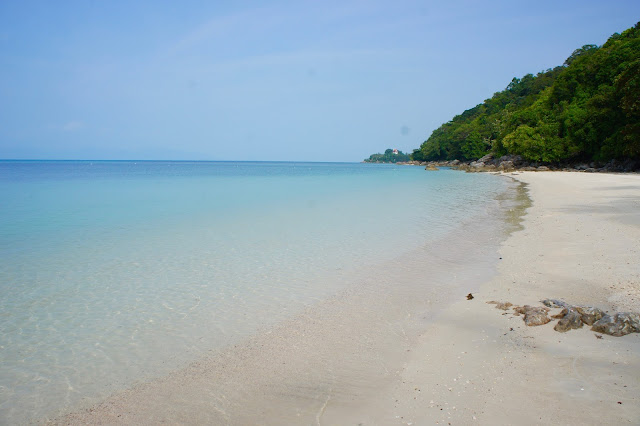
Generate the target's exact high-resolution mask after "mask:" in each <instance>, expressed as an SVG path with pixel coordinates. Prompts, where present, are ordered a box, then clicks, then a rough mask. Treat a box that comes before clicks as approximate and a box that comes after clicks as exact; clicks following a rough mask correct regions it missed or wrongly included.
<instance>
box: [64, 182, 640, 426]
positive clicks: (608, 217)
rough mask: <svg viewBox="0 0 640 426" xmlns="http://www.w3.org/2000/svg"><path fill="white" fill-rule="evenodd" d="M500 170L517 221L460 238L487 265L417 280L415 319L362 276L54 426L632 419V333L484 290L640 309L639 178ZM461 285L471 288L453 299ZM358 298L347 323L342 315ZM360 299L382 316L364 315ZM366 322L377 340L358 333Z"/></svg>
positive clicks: (638, 348)
mask: <svg viewBox="0 0 640 426" xmlns="http://www.w3.org/2000/svg"><path fill="white" fill-rule="evenodd" d="M506 176H508V177H511V178H514V179H516V180H518V181H520V182H523V183H525V184H526V185H527V188H528V192H529V195H530V197H531V199H532V201H533V205H532V206H531V207H530V208H529V209H528V211H527V214H526V215H525V217H524V221H523V229H521V230H519V231H515V232H513V233H512V234H511V235H510V236H509V237H508V238H507V239H506V240H504V239H499V241H497V240H494V243H495V244H498V243H500V245H499V249H498V247H497V245H496V246H492V245H491V244H489V246H488V247H475V248H476V249H477V250H474V249H473V247H467V248H468V249H469V250H471V251H470V252H469V253H468V254H471V255H474V256H480V257H479V258H478V259H481V261H480V262H479V263H478V262H476V263H475V264H474V265H483V264H484V265H485V266H486V262H492V264H493V263H495V262H496V259H495V255H496V249H498V252H497V253H498V255H499V256H500V257H501V259H500V260H497V262H498V263H497V273H495V274H494V275H493V277H492V274H491V273H487V271H489V269H490V268H489V269H484V272H485V273H483V274H480V275H479V276H478V275H474V274H473V273H469V271H467V274H468V276H466V277H456V280H455V281H456V282H455V284H456V285H455V286H451V283H452V282H453V280H452V276H451V274H446V273H442V276H431V277H429V279H431V281H432V282H436V283H437V285H436V286H435V287H434V288H433V289H432V290H433V291H431V290H430V292H428V297H429V298H433V300H432V299H429V300H426V297H427V296H425V298H424V299H422V300H418V301H416V306H418V305H419V304H422V305H423V306H424V308H423V309H424V312H423V314H424V317H423V318H420V319H419V320H415V319H413V320H412V322H409V323H407V322H406V321H405V320H406V318H403V315H401V312H402V310H403V309H405V307H404V306H403V305H402V304H403V303H406V300H407V298H406V295H404V298H403V297H397V298H395V299H394V296H393V292H391V291H390V290H391V289H392V286H391V285H387V286H382V287H379V286H376V285H373V284H375V283H373V281H372V282H371V283H368V284H372V286H366V285H365V286H363V287H362V288H361V289H365V291H363V292H358V291H355V292H354V293H352V294H346V295H341V297H338V298H334V299H332V300H327V301H325V302H324V303H323V304H321V306H320V307H315V308H314V309H313V310H310V311H308V312H305V314H303V315H302V316H300V317H298V318H296V319H295V320H294V321H292V322H289V323H287V324H284V325H282V326H281V327H279V328H276V329H274V330H270V331H268V332H267V333H266V334H263V335H261V336H258V337H257V338H256V339H254V340H252V341H251V342H250V344H249V345H244V346H241V347H234V348H230V350H229V351H226V352H225V353H222V354H215V356H212V357H210V358H208V359H204V360H203V361H202V362H200V363H196V364H194V365H192V366H190V367H189V368H187V369H185V370H181V371H179V372H176V373H175V374H173V375H170V376H169V377H166V378H163V379H161V380H159V381H154V382H151V383H146V384H142V385H140V386H138V387H136V388H134V389H130V390H128V391H125V392H122V393H120V394H116V395H114V396H113V397H111V398H109V399H108V400H107V401H105V402H104V403H102V404H99V405H97V406H95V407H93V408H91V409H89V410H86V411H83V412H77V413H73V414H71V415H69V416H66V417H63V418H61V419H58V420H55V421H54V422H55V423H61V424H86V423H90V424H104V423H109V424H111V423H120V424H133V423H140V422H142V423H157V422H160V421H168V422H174V423H175V422H179V423H186V424H195V423H202V422H208V423H213V424H243V423H248V422H249V423H260V424H283V422H284V423H289V424H310V423H312V424H359V423H362V424H399V425H400V424H407V425H408V424H448V423H450V424H472V423H477V424H541V423H545V424H546V423H548V424H603V423H610V424H637V423H638V422H639V421H640V404H639V402H640V401H639V399H640V398H639V397H640V355H639V354H640V334H631V335H627V336H623V337H612V336H607V335H605V336H604V337H603V338H602V339H596V338H595V337H594V333H593V332H592V331H590V330H589V328H588V327H584V328H582V329H579V330H572V331H569V332H567V333H558V332H556V331H554V330H553V323H551V324H547V325H543V326H539V327H527V326H525V325H524V323H523V322H522V319H521V317H516V316H513V315H510V314H508V313H507V314H505V313H504V311H501V310H497V309H495V308H494V306H493V305H489V304H487V303H486V302H488V301H491V300H499V301H509V302H511V303H514V304H517V305H524V304H530V305H540V303H539V302H538V301H539V300H541V299H544V298H548V297H549V298H559V299H564V300H566V301H568V302H570V303H576V304H578V303H579V304H586V305H592V306H597V307H600V308H602V309H605V310H610V311H635V312H638V311H640V285H639V284H638V283H639V281H640V266H639V265H638V262H637V258H638V253H640V215H638V213H637V212H638V208H637V207H638V200H640V176H638V175H611V174H582V173H563V172H553V173H529V172H522V173H515V174H508V175H506ZM476 225H477V224H476ZM465 231H466V232H474V230H473V229H466V230H465ZM493 236H495V235H493ZM491 237H492V235H491V233H487V235H481V236H480V239H479V240H472V242H475V241H481V240H482V239H485V240H486V239H490V238H491ZM446 242H447V241H443V245H442V246H441V248H444V249H446ZM471 246H474V244H471ZM492 247H493V248H492ZM452 250H453V249H452ZM458 254H459V253H458ZM422 255H424V253H422ZM489 258H491V260H489ZM458 259H461V258H460V257H458ZM478 259H476V260H478ZM432 260H434V259H432ZM440 260H442V259H440ZM416 261H417V260H416ZM421 261H425V260H424V259H421ZM428 261H429V260H428V259H427V260H426V262H428ZM425 266H426V267H428V264H426V265H425ZM465 266H466V265H465V264H464V263H463V262H460V263H458V264H452V265H451V270H453V269H455V268H460V271H464V269H465V268H464V267H465ZM451 270H450V271H449V272H451ZM389 278H390V276H379V277H378V278H377V281H376V283H377V284H379V283H380V282H381V281H385V280H388V279H389ZM406 278H407V280H409V281H411V280H412V279H413V280H418V279H420V277H419V276H413V277H411V276H407V277H406ZM422 278H424V274H423V277H422ZM385 289H386V290H388V291H389V292H388V293H385V292H384V291H385ZM414 290H415V288H413V289H411V291H414ZM468 291H471V292H472V293H473V294H474V296H475V298H474V299H473V300H466V299H464V297H463V294H466V293H467V292H468ZM434 296H435V297H434ZM362 305H364V306H366V307H367V309H366V310H357V309H356V310H355V311H353V312H354V315H353V317H352V318H349V319H348V321H349V322H348V323H345V317H344V314H345V313H348V312H351V311H350V310H353V309H354V307H357V306H362ZM389 305H391V307H392V311H393V315H392V316H389V313H390V311H388V310H387V309H389ZM371 310H373V311H376V310H379V311H380V312H381V315H379V316H375V317H371V316H368V315H367V312H368V311H371ZM405 312H406V315H408V314H409V313H410V312H411V307H407V308H406V310H405ZM336 313H338V314H340V315H336ZM372 318H376V320H375V321H372ZM407 324H413V326H414V328H413V329H408V328H404V327H405V326H406V325H407ZM345 327H346V328H349V330H347V331H348V332H347V333H345V330H344V329H343V328H345ZM380 328H385V329H386V331H387V333H386V336H387V337H386V338H384V339H381V340H378V341H376V340H375V339H371V338H370V337H371V335H370V334H369V333H372V332H374V331H375V330H377V329H380ZM354 331H356V332H358V331H361V332H362V333H361V334H359V335H358V334H355V335H354V334H353V332H354ZM265 345H266V346H265ZM289 360H291V361H292V362H291V363H290V364H288V362H289ZM372 372H375V375H374V376H372V375H371V373H372Z"/></svg>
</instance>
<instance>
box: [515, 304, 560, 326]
mask: <svg viewBox="0 0 640 426" xmlns="http://www.w3.org/2000/svg"><path fill="white" fill-rule="evenodd" d="M513 310H514V311H516V312H517V313H520V314H523V315H524V318H523V319H524V323H525V324H526V325H528V326H530V327H533V326H536V325H543V324H546V323H548V322H549V321H551V318H549V317H548V316H547V311H548V309H547V308H541V307H536V306H529V305H524V306H517V307H515V308H513Z"/></svg>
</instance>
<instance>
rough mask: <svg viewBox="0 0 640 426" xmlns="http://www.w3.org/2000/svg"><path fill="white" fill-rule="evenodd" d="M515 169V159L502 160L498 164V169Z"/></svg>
mask: <svg viewBox="0 0 640 426" xmlns="http://www.w3.org/2000/svg"><path fill="white" fill-rule="evenodd" d="M513 169H514V165H513V161H502V162H500V165H499V166H498V170H505V171H511V170H513Z"/></svg>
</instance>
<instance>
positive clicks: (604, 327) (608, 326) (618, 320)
mask: <svg viewBox="0 0 640 426" xmlns="http://www.w3.org/2000/svg"><path fill="white" fill-rule="evenodd" d="M591 330H592V331H595V332H598V333H602V334H608V335H610V336H616V337H620V336H624V335H626V334H629V333H640V314H637V313H633V312H620V313H617V314H615V315H613V316H611V315H608V314H607V315H605V316H603V317H602V318H601V319H599V320H598V321H596V322H595V324H593V327H591Z"/></svg>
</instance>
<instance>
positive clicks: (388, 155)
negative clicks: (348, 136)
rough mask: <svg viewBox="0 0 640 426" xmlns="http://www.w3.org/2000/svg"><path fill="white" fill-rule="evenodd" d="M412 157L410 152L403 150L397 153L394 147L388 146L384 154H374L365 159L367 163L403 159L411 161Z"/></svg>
mask: <svg viewBox="0 0 640 426" xmlns="http://www.w3.org/2000/svg"><path fill="white" fill-rule="evenodd" d="M409 160H411V157H410V156H409V154H405V153H404V152H402V151H398V153H397V154H394V153H393V149H391V148H388V149H387V150H385V152H384V154H380V153H378V154H372V155H370V156H369V158H367V159H366V160H364V162H365V163H398V162H403V161H409Z"/></svg>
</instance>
